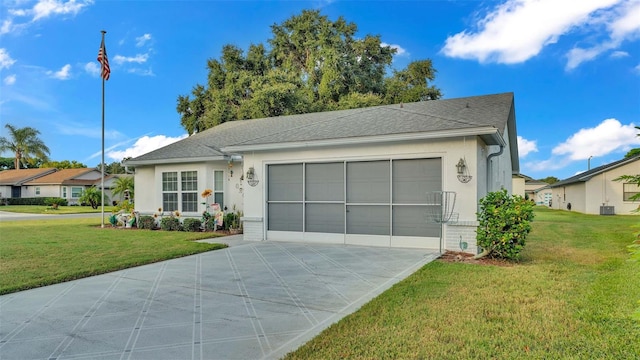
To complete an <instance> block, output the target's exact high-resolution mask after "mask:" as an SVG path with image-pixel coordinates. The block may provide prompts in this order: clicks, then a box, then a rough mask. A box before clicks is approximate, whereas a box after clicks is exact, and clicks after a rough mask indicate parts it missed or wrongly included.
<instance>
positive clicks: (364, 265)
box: [0, 238, 437, 360]
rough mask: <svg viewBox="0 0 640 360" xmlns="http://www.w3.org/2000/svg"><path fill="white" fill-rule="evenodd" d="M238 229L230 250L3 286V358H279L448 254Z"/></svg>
mask: <svg viewBox="0 0 640 360" xmlns="http://www.w3.org/2000/svg"><path fill="white" fill-rule="evenodd" d="M228 240H230V241H229V242H230V244H231V245H232V246H231V247H229V248H227V249H224V250H217V251H212V252H208V253H203V254H199V255H194V256H189V257H185V258H181V259H175V260H169V261H164V262H161V263H156V264H151V265H145V266H140V267H136V268H132V269H127V270H123V271H118V272H113V273H109V274H105V275H99V276H94V277H90V278H86V279H81V280H76V281H71V282H67V283H62V284H57V285H52V286H47V287H43V288H39V289H34V290H28V291H23V292H19V293H14V294H9V295H4V296H0V358H1V359H4V360H7V359H47V360H54V359H55V360H59V359H260V358H263V359H277V358H280V357H282V356H283V355H285V354H286V353H288V352H290V351H292V350H294V349H296V348H297V347H299V346H300V345H302V344H304V343H305V342H306V341H308V340H310V339H311V338H313V337H314V336H316V335H317V334H318V333H320V332H321V331H322V330H323V329H325V328H326V327H328V326H329V325H331V324H332V323H334V322H336V321H338V320H339V319H341V318H342V317H344V316H345V315H347V314H350V313H352V312H354V311H355V310H357V309H358V308H359V307H361V306H362V305H363V304H364V303H366V302H368V301H369V300H370V299H372V298H374V297H375V296H377V295H379V294H380V293H382V292H383V291H384V290H386V289H388V288H389V287H390V286H391V285H393V284H394V283H396V282H398V281H400V280H402V279H404V278H405V277H406V276H408V275H410V274H411V273H413V272H414V271H416V270H417V269H419V268H420V267H421V266H423V265H424V264H426V263H428V262H430V261H431V260H433V259H434V258H435V257H436V256H437V253H435V252H428V251H425V250H413V249H390V248H374V247H356V246H341V245H313V244H300V243H282V242H259V243H246V242H243V241H242V240H240V239H239V238H229V239H228Z"/></svg>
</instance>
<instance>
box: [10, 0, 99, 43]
mask: <svg viewBox="0 0 640 360" xmlns="http://www.w3.org/2000/svg"><path fill="white" fill-rule="evenodd" d="M93 2H94V0H68V1H64V0H39V1H37V2H36V3H35V5H33V7H31V8H29V7H24V5H25V4H27V3H32V2H28V1H16V2H15V3H14V4H11V5H7V4H5V7H7V8H8V10H7V13H8V14H9V16H8V18H6V19H4V21H3V22H2V26H0V35H1V34H7V33H11V32H19V31H21V30H23V29H24V28H26V27H27V26H29V25H30V24H32V23H34V22H36V21H40V20H42V19H46V18H49V17H54V16H61V15H70V16H75V15H77V14H78V13H79V12H80V11H81V10H82V9H83V8H85V7H87V6H89V5H91V4H93ZM22 17H30V18H31V20H23V21H22V22H19V23H16V22H14V20H19V19H20V18H22Z"/></svg>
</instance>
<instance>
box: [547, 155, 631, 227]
mask: <svg viewBox="0 0 640 360" xmlns="http://www.w3.org/2000/svg"><path fill="white" fill-rule="evenodd" d="M638 174H640V155H637V156H632V157H629V158H625V159H622V160H618V161H614V162H612V163H610V164H607V165H602V166H599V167H597V168H593V169H590V170H588V171H585V172H583V173H580V174H578V175H575V176H572V177H570V178H568V179H564V180H562V181H559V182H557V183H555V184H552V185H551V186H550V188H551V191H552V196H553V199H552V208H554V209H564V210H572V211H578V212H581V213H586V214H601V215H613V214H630V213H631V211H632V210H635V209H637V208H638V206H639V205H640V201H637V200H636V201H631V200H630V197H631V196H633V195H635V194H638V193H640V188H639V187H638V185H636V184H631V183H625V182H623V181H615V179H616V178H618V177H620V176H622V175H638Z"/></svg>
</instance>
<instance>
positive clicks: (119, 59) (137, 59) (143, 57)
mask: <svg viewBox="0 0 640 360" xmlns="http://www.w3.org/2000/svg"><path fill="white" fill-rule="evenodd" d="M148 59H149V54H137V55H136V56H133V57H132V56H129V57H127V56H122V55H116V56H114V57H113V62H115V63H117V64H123V63H138V64H142V63H145V62H147V60H148Z"/></svg>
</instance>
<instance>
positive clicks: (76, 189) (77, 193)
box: [71, 186, 82, 198]
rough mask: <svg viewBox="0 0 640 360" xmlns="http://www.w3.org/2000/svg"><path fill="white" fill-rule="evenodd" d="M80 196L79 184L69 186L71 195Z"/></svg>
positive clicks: (80, 188)
mask: <svg viewBox="0 0 640 360" xmlns="http://www.w3.org/2000/svg"><path fill="white" fill-rule="evenodd" d="M81 196H82V187H80V186H72V187H71V197H72V198H79V197H81Z"/></svg>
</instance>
